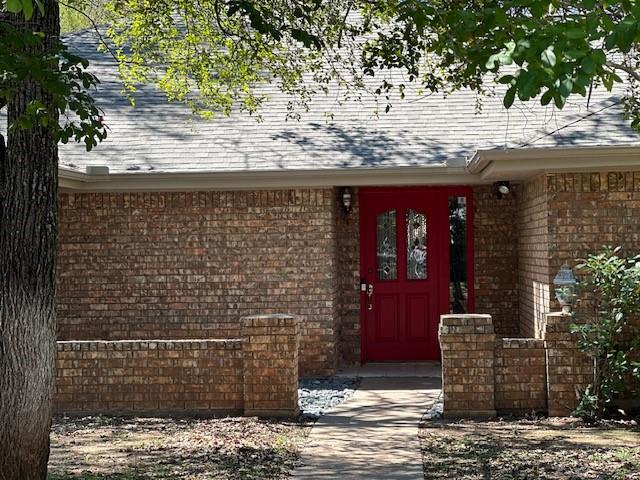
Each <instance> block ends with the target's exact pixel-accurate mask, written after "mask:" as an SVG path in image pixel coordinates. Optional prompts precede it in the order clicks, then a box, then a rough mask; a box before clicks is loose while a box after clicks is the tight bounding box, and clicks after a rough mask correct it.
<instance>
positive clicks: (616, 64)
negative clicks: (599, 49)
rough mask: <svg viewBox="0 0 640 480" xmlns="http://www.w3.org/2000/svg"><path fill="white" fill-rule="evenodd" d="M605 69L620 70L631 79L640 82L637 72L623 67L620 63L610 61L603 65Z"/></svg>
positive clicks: (639, 74) (639, 75)
mask: <svg viewBox="0 0 640 480" xmlns="http://www.w3.org/2000/svg"><path fill="white" fill-rule="evenodd" d="M605 65H606V66H607V67H611V68H615V69H617V70H622V71H623V72H626V73H628V74H629V75H631V76H632V77H633V78H635V79H636V80H638V81H639V82H640V73H639V72H637V71H636V70H634V69H633V68H631V67H629V66H627V65H624V64H622V63H616V62H612V61H610V60H609V61H607V63H606V64H605Z"/></svg>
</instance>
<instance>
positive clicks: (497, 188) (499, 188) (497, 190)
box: [493, 180, 511, 199]
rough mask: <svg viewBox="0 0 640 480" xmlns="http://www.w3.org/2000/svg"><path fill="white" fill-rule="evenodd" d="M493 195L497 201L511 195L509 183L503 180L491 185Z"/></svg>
mask: <svg viewBox="0 0 640 480" xmlns="http://www.w3.org/2000/svg"><path fill="white" fill-rule="evenodd" d="M493 193H494V194H495V196H496V197H497V198H498V199H501V198H504V197H506V196H507V195H509V193H511V182H509V181H506V180H503V181H501V182H495V183H494V184H493Z"/></svg>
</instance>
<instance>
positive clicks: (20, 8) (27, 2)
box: [3, 0, 44, 20]
mask: <svg viewBox="0 0 640 480" xmlns="http://www.w3.org/2000/svg"><path fill="white" fill-rule="evenodd" d="M3 4H4V5H3V6H4V8H6V10H7V11H8V12H10V13H14V14H18V13H22V14H23V15H24V18H25V19H26V20H31V17H33V10H34V0H4V1H3ZM35 6H36V7H37V8H38V9H39V10H40V13H42V12H43V11H44V4H43V3H42V0H35Z"/></svg>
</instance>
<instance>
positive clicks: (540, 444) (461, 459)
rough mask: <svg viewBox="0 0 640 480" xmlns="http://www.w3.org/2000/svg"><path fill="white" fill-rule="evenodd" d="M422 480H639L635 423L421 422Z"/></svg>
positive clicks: (639, 440) (639, 432)
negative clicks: (423, 472)
mask: <svg viewBox="0 0 640 480" xmlns="http://www.w3.org/2000/svg"><path fill="white" fill-rule="evenodd" d="M420 441H421V447H422V455H423V462H424V471H425V479H429V480H431V479H444V478H446V479H456V480H480V479H482V480H524V479H530V480H537V479H540V480H573V479H575V480H578V479H580V480H596V479H597V480H609V479H610V480H623V479H624V480H638V479H640V428H638V426H637V424H636V422H606V423H602V424H599V425H596V426H589V425H585V424H584V423H582V422H581V421H580V420H577V419H573V418H563V419H508V420H503V421H500V420H495V421H446V420H439V421H433V422H425V423H424V424H423V425H422V428H421V429H420Z"/></svg>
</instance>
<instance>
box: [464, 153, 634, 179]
mask: <svg viewBox="0 0 640 480" xmlns="http://www.w3.org/2000/svg"><path fill="white" fill-rule="evenodd" d="M638 168H640V145H619V146H604V147H544V148H526V149H490V150H478V151H476V152H475V154H474V155H473V157H472V158H471V161H470V162H469V165H468V166H467V169H468V171H469V173H471V174H473V175H478V176H479V177H480V179H481V180H483V181H485V182H488V181H497V180H524V179H527V178H532V177H534V176H537V175H540V174H542V173H545V172H549V173H554V172H558V173H560V172H576V173H578V172H587V171H602V170H607V171H615V170H625V169H638Z"/></svg>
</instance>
